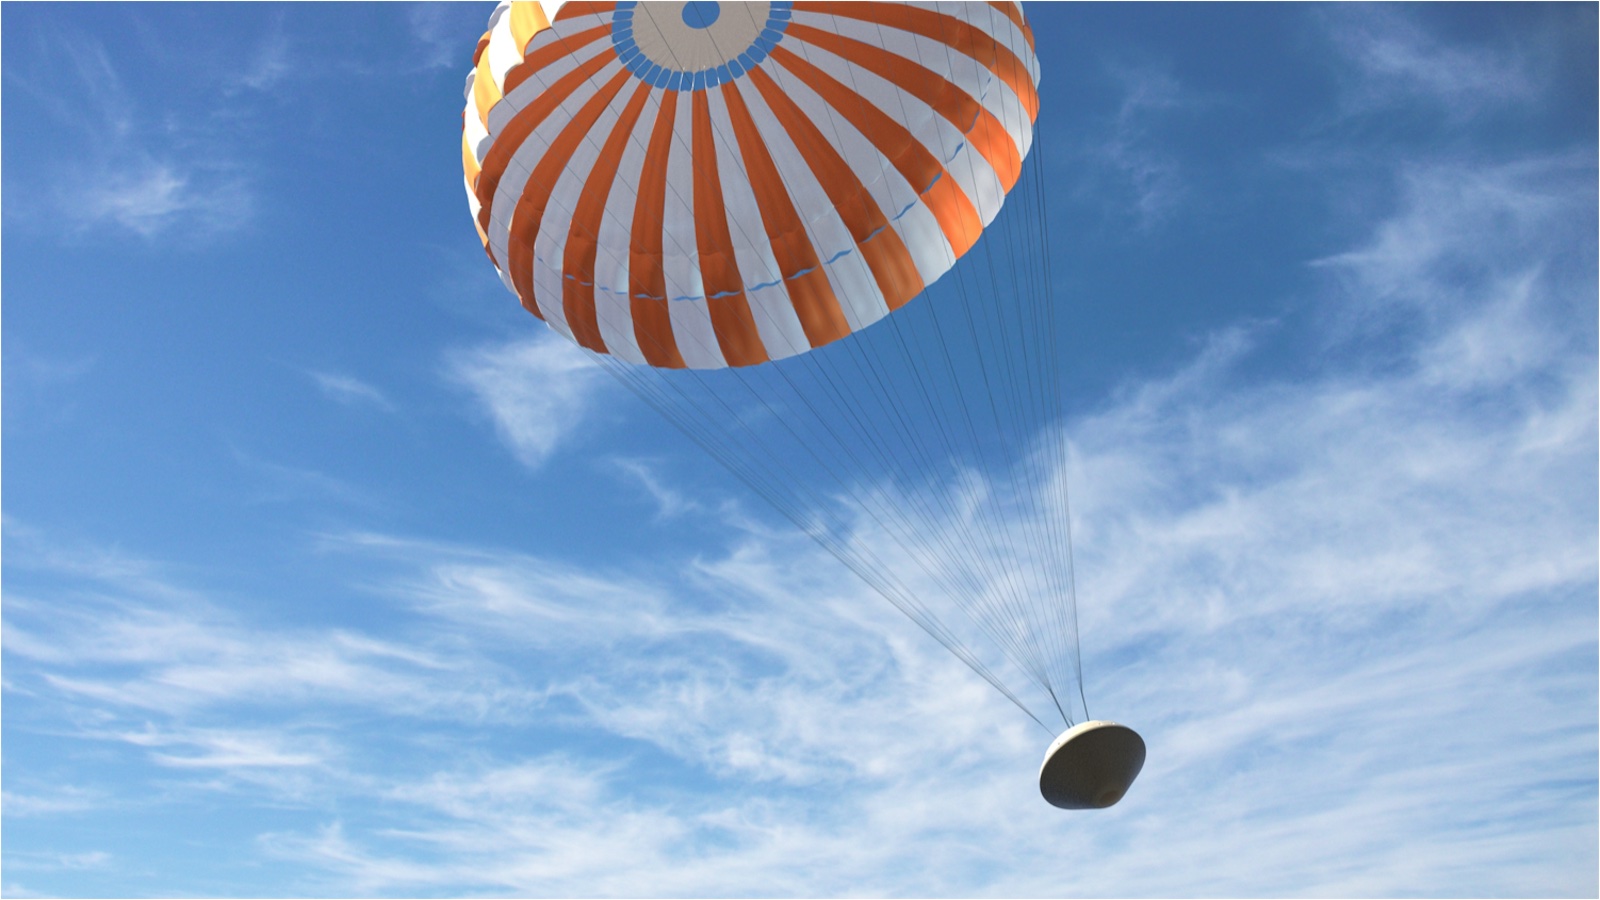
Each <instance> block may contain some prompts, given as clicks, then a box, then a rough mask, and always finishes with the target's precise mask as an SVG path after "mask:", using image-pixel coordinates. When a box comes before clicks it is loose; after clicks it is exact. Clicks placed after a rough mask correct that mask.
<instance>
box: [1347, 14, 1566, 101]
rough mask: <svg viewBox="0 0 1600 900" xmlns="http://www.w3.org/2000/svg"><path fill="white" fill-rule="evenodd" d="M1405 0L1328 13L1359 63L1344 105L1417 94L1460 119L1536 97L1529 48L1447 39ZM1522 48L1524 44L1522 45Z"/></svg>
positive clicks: (1411, 98) (1416, 97) (1406, 98)
mask: <svg viewBox="0 0 1600 900" xmlns="http://www.w3.org/2000/svg"><path fill="white" fill-rule="evenodd" d="M1401 9H1402V8H1400V7H1386V6H1363V7H1346V8H1342V9H1334V10H1331V11H1330V12H1328V14H1327V21H1328V26H1329V28H1328V33H1329V35H1330V37H1331V38H1332V39H1333V41H1334V43H1335V45H1336V46H1337V47H1338V48H1339V49H1340V50H1341V51H1343V52H1344V53H1345V54H1346V55H1347V56H1348V58H1349V59H1350V61H1351V62H1352V63H1353V64H1354V65H1353V67H1352V68H1351V69H1350V71H1351V73H1352V74H1353V76H1354V77H1353V79H1352V80H1351V82H1350V92H1349V94H1348V96H1347V98H1346V105H1347V107H1348V108H1349V110H1350V111H1352V112H1364V111H1370V110H1373V109H1381V108H1390V107H1394V106H1396V105H1398V104H1401V103H1406V102H1415V101H1418V100H1422V101H1426V102H1430V103H1433V104H1437V108H1439V109H1441V110H1444V111H1445V112H1446V113H1447V114H1448V115H1449V116H1451V117H1452V118H1456V119H1466V118H1470V117H1472V116H1474V115H1476V114H1478V113H1481V112H1484V111H1486V110H1490V109H1494V108H1497V107H1503V106H1505V105H1506V104H1508V103H1512V102H1518V101H1528V100H1532V99H1534V98H1536V97H1537V95H1538V92H1539V84H1538V80H1537V79H1536V78H1535V77H1534V75H1533V73H1532V72H1530V71H1529V69H1528V66H1527V64H1526V60H1527V59H1528V58H1529V57H1528V55H1527V54H1526V52H1521V53H1511V52H1506V51H1504V50H1502V49H1500V48H1497V47H1493V46H1470V45H1465V44H1460V43H1455V44H1447V43H1444V42H1442V41H1440V40H1438V39H1437V38H1435V37H1434V36H1432V35H1430V34H1429V33H1427V32H1426V31H1425V30H1424V29H1422V28H1420V27H1419V26H1418V25H1417V24H1416V23H1415V22H1413V21H1411V19H1410V18H1408V16H1407V14H1406V13H1405V12H1403V11H1400V10H1401ZM1519 49H1522V50H1524V51H1525V48H1519Z"/></svg>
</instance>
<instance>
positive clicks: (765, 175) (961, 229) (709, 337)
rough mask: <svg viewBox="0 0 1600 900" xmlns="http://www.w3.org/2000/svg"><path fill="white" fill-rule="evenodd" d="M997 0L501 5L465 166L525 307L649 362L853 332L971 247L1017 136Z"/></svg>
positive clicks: (1012, 37)
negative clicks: (953, 0) (975, 0)
mask: <svg viewBox="0 0 1600 900" xmlns="http://www.w3.org/2000/svg"><path fill="white" fill-rule="evenodd" d="M1037 84H1038V63H1037V60H1036V59H1035V56H1034V52H1033V46H1032V33H1031V31H1030V30H1029V28H1028V27H1027V25H1026V23H1025V21H1024V19H1023V17H1022V14H1021V12H1020V10H1019V9H1018V7H1017V5H1016V4H1014V3H992V4H985V3H966V4H950V3H937V4H932V3H930V4H898V3H818V2H795V3H784V2H773V3H713V2H694V3H665V2H661V3H626V2H621V3H564V4H563V3H532V2H529V3H522V2H516V3H509V4H502V5H501V6H500V7H499V8H498V9H497V10H496V11H495V13H494V16H493V17H492V18H491V20H490V27H489V29H488V31H487V33H486V34H485V35H484V38H483V39H482V40H480V42H479V46H478V49H477V54H476V58H475V68H474V70H473V74H472V76H471V77H470V78H469V82H468V87H467V108H466V113H465V121H464V134H463V146H462V161H463V164H464V166H465V171H466V183H467V193H468V197H469V203H470V205H471V208H472V213H473V216H474V219H475V220H476V224H477V227H478V231H479V235H480V237H481V238H482V240H483V243H484V248H485V249H486V250H487V251H488V254H489V256H490V258H491V259H492V260H493V261H494V264H495V267H496V268H497V269H498V270H499V272H500V275H501V279H502V280H503V281H504V282H505V283H506V285H507V286H508V287H509V288H510V289H511V290H513V291H514V292H515V293H516V295H517V296H518V298H519V299H520V300H521V302H522V305H523V306H524V307H525V308H526V309H527V310H528V311H529V312H531V313H533V314H534V315H536V316H538V317H540V318H542V319H544V320H545V321H546V322H547V323H548V324H549V325H550V327H551V328H553V329H555V330H556V331H557V332H559V333H561V334H562V335H564V336H566V337H568V338H570V339H571V340H573V341H575V342H577V343H578V344H580V345H582V346H584V347H586V348H588V349H590V350H593V351H596V352H600V353H605V354H609V355H611V356H614V357H617V358H619V359H622V360H625V361H628V362H632V363H645V364H649V365H652V366H658V367H667V368H695V369H715V368H723V367H730V366H749V365H754V364H758V363H763V362H766V361H769V360H775V359H781V358H784V357H789V356H794V355H796V354H800V353H804V352H806V351H808V350H811V349H813V348H816V347H821V346H823V345H825V344H828V343H831V342H833V341H835V340H838V339H839V338H842V337H844V336H845V335H848V334H850V333H852V332H854V331H858V330H860V329H863V328H865V327H866V326H868V325H871V324H872V323H874V322H876V321H878V320H879V319H881V318H882V317H884V316H885V315H887V314H889V313H890V312H892V311H894V310H895V309H898V308H899V307H901V306H903V305H904V304H906V303H907V302H908V301H910V300H911V299H912V298H913V297H915V296H917V295H918V294H919V293H920V292H921V291H922V290H923V288H924V287H926V286H927V285H929V284H932V283H933V282H934V281H935V280H936V279H938V278H939V277H940V276H941V275H943V274H944V273H945V272H946V271H948V270H949V269H950V268H951V266H953V265H954V264H955V262H956V260H957V259H958V258H960V257H961V256H962V254H964V253H966V252H967V251H968V250H969V249H971V248H972V247H973V245H974V244H975V243H976V242H977V240H978V238H979V235H980V234H981V233H982V232H983V230H984V228H985V227H986V226H988V225H989V224H990V222H992V221H993V220H994V218H995V216H996V215H997V214H998V213H999V211H1000V208H1001V205H1002V203H1003V201H1004V200H1005V197H1006V193H1007V192H1008V191H1009V190H1010V189H1011V188H1012V186H1013V185H1014V184H1016V182H1017V180H1018V178H1019V176H1020V173H1021V170H1022V161H1023V159H1024V158H1025V157H1026V156H1027V154H1028V150H1029V147H1030V145H1031V143H1032V140H1033V121H1034V118H1035V116H1036V115H1037V112H1038V94H1037V92H1036V88H1037Z"/></svg>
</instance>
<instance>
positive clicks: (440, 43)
mask: <svg viewBox="0 0 1600 900" xmlns="http://www.w3.org/2000/svg"><path fill="white" fill-rule="evenodd" d="M451 12H452V10H451V9H450V8H449V6H447V5H445V4H441V3H417V4H413V5H411V6H409V7H407V9H406V24H407V25H408V26H409V27H410V29H411V38H412V40H413V41H414V42H415V43H416V44H417V46H418V47H420V48H421V53H420V54H419V56H420V58H421V64H422V67H423V68H426V69H445V68H451V67H459V68H463V69H464V68H465V67H466V65H467V64H468V63H470V62H471V57H470V56H463V54H462V52H461V48H462V47H463V46H470V44H468V43H467V41H470V40H474V39H475V38H476V35H470V34H469V35H464V34H462V33H461V31H460V29H459V28H455V27H453V26H455V25H456V24H457V23H456V21H455V20H453V19H452V18H451ZM481 31H482V29H481V28H480V29H479V32H480V33H481Z"/></svg>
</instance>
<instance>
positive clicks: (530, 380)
mask: <svg viewBox="0 0 1600 900" xmlns="http://www.w3.org/2000/svg"><path fill="white" fill-rule="evenodd" d="M583 353H584V351H583V350H580V349H579V348H578V347H577V346H576V345H574V344H572V343H570V342H568V341H565V340H563V339H561V338H560V337H558V336H557V335H555V334H552V333H548V332H541V333H538V334H535V335H533V336H531V337H527V338H520V339H517V340H513V341H507V342H501V343H493V344H485V345H482V346H478V347H473V348H468V349H462V350H457V351H455V352H452V353H450V354H449V355H448V357H447V358H446V360H445V375H446V377H447V378H449V379H450V380H451V381H452V382H454V383H455V384H457V385H459V386H460V387H463V388H465V389H466V390H467V391H468V392H469V393H470V394H471V395H472V397H473V399H474V400H476V401H477V403H478V406H479V408H480V409H481V410H482V411H483V412H484V413H485V414H486V415H487V416H488V417H489V420H490V421H491V422H493V423H494V428H495V431H496V432H497V433H498V434H499V435H500V439H501V441H502V442H503V443H504V444H505V445H506V447H507V449H509V450H510V451H511V453H512V454H513V455H514V456H516V458H517V460H518V461H520V462H521V463H522V464H523V465H525V466H527V467H529V468H534V469H536V468H538V467H540V466H541V465H543V464H544V462H545V461H546V460H547V459H549V458H550V456H551V455H552V454H554V453H555V452H556V450H557V449H558V448H559V447H560V445H561V444H562V442H564V441H565V440H566V439H568V438H569V437H570V436H571V435H572V434H573V433H574V432H575V431H576V430H577V429H579V428H580V427H582V425H583V424H584V422H585V420H586V419H587V418H588V416H589V412H590V409H591V407H592V401H593V399H594V397H595V396H596V394H597V392H598V391H599V390H600V389H601V387H602V385H603V383H604V382H605V373H604V372H602V371H601V369H600V367H599V366H597V365H595V364H594V363H593V362H591V361H590V360H588V359H585V358H584V355H583Z"/></svg>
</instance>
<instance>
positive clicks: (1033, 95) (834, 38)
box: [462, 2, 1143, 807]
mask: <svg viewBox="0 0 1600 900" xmlns="http://www.w3.org/2000/svg"><path fill="white" fill-rule="evenodd" d="M474 66H475V68H474V70H473V72H472V74H471V75H470V76H469V78H468V80H467V108H466V113H465V119H464V129H463V138H462V161H463V163H464V165H465V167H466V183H467V196H468V200H469V203H470V205H471V209H472V213H473V217H474V219H475V220H476V224H477V228H478V234H479V236H480V237H481V238H482V239H483V245H484V249H485V250H486V251H488V254H489V258H490V259H491V260H492V261H493V262H494V264H495V267H496V269H497V270H498V271H499V273H500V277H501V280H502V281H504V282H505V283H506V286H507V287H509V288H510V289H511V290H512V291H514V292H515V293H516V295H517V296H518V297H519V298H520V299H521V301H522V305H523V306H524V307H526V308H527V309H528V311H529V312H531V313H533V314H534V315H536V316H538V317H539V318H541V319H544V320H545V322H547V323H548V324H549V325H550V327H551V328H553V329H555V330H556V331H557V332H560V333H561V334H562V335H565V336H566V337H567V338H570V339H571V340H572V341H574V342H575V343H577V344H579V345H581V346H583V347H585V348H587V349H588V350H589V351H592V354H593V358H594V359H596V360H597V361H598V362H600V363H601V365H602V366H603V367H604V368H606V370H607V371H608V372H610V374H612V375H613V376H615V377H616V378H617V380H618V381H619V382H620V383H622V384H623V385H625V386H627V387H628V388H629V389H630V390H632V391H633V392H634V393H635V394H636V395H637V396H638V397H639V398H640V399H641V400H643V401H645V402H646V403H649V404H650V405H651V406H652V407H654V408H655V409H656V410H657V411H658V412H660V413H661V414H662V415H663V416H665V417H666V418H667V419H668V420H669V421H671V422H672V423H673V424H674V425H676V426H677V427H678V428H680V429H681V430H682V431H683V432H684V434H686V435H687V436H688V437H690V438H691V439H692V440H694V441H695V442H696V443H698V444H700V446H701V447H703V448H704V449H705V450H707V451H708V452H709V453H710V454H711V455H712V456H713V457H715V458H716V459H717V460H718V461H719V462H721V463H722V464H723V465H724V466H726V467H727V468H728V470H729V471H730V472H732V473H733V474H734V475H736V476H738V477H739V478H740V480H742V481H743V482H744V483H745V484H746V485H748V486H749V487H750V488H751V489H752V490H754V491H755V492H756V493H758V494H760V495H761V496H762V497H764V498H765V499H766V500H768V501H769V502H771V503H772V505H773V507H774V508H775V509H776V510H777V511H779V512H781V513H783V514H784V515H785V516H786V517H788V518H789V519H790V520H791V521H792V522H794V524H795V525H796V526H797V527H799V528H800V529H801V530H803V531H805V532H806V533H807V534H808V535H810V536H811V537H812V538H813V539H814V540H815V541H816V542H817V543H818V544H819V545H820V546H821V547H823V548H824V549H826V550H827V551H828V552H829V553H831V554H833V555H834V556H835V557H836V558H838V559H839V560H840V561H841V562H842V563H844V564H845V565H846V566H848V567H849V568H850V569H851V570H852V571H854V572H855V573H856V574H857V575H859V576H860V577H861V578H862V580H863V581H864V582H865V583H866V584H867V585H869V586H870V587H871V588H872V589H874V590H875V591H877V592H878V593H879V594H880V595H882V596H883V597H884V598H885V599H887V600H889V602H891V603H893V604H894V605H895V606H896V607H898V608H899V609H900V610H901V611H902V612H904V613H905V614H906V615H907V616H908V617H910V618H911V619H912V620H913V621H914V622H916V623H917V624H918V625H920V626H921V627H922V628H923V629H924V630H926V631H927V633H928V634H929V635H931V636H932V637H933V638H934V639H936V640H938V641H939V642H940V643H941V644H943V645H944V646H945V647H946V648H948V649H949V650H950V651H951V652H952V653H954V654H955V655H956V656H957V657H959V658H960V659H961V660H962V661H963V662H965V663H966V664H967V665H968V666H970V667H971V668H972V670H973V671H974V672H976V673H977V674H979V675H980V676H982V677H983V678H985V679H986V680H988V681H989V683H990V684H992V685H993V686H994V687H995V688H996V689H998V690H999V691H1000V692H1001V693H1003V694H1004V695H1005V696H1006V697H1007V698H1009V699H1010V700H1011V701H1012V702H1013V703H1015V704H1016V705H1017V706H1018V707H1019V708H1020V709H1022V710H1023V711H1024V712H1026V713H1027V714H1028V715H1029V716H1032V717H1033V718H1034V720H1035V721H1037V722H1038V723H1039V724H1040V725H1041V726H1044V727H1045V728H1046V729H1047V730H1049V728H1050V726H1047V725H1045V722H1044V719H1043V718H1041V717H1040V715H1039V714H1038V713H1036V712H1035V708H1042V709H1044V710H1046V712H1045V716H1047V717H1048V716H1049V715H1050V713H1049V712H1048V710H1049V708H1050V707H1053V708H1054V710H1055V711H1056V712H1058V713H1059V714H1060V716H1061V718H1062V720H1063V721H1064V722H1065V724H1066V725H1067V726H1068V727H1069V728H1071V726H1072V724H1073V722H1074V721H1075V720H1077V721H1083V720H1087V719H1088V718H1089V711H1088V701H1087V700H1086V699H1084V695H1083V673H1082V666H1081V665H1080V661H1079V652H1078V634H1077V617H1076V612H1075V609H1076V607H1075V603H1076V600H1075V597H1076V594H1075V591H1076V589H1075V587H1074V582H1073V570H1072V544H1071V529H1070V521H1069V515H1068V510H1067V495H1066V484H1065V477H1064V476H1065V471H1066V460H1067V454H1066V443H1065V436H1064V431H1063V429H1062V427H1061V397H1062V392H1061V389H1060V369H1059V363H1060V360H1061V358H1062V356H1063V353H1062V346H1061V344H1060V342H1059V341H1058V336H1059V329H1058V327H1057V317H1056V312H1057V307H1058V304H1056V303H1055V302H1054V293H1053V292H1054V285H1055V282H1054V279H1053V275H1052V271H1051V266H1050V248H1049V247H1048V236H1049V221H1048V215H1047V209H1046V206H1047V203H1046V198H1047V197H1048V196H1049V191H1048V188H1047V187H1046V186H1045V183H1044V182H1045V175H1044V172H1043V168H1044V167H1043V166H1041V164H1040V157H1041V155H1042V154H1033V156H1032V157H1031V158H1030V157H1029V150H1030V148H1031V147H1032V145H1033V143H1034V137H1035V136H1034V122H1035V119H1036V117H1037V115H1038V112H1039V95H1038V83H1039V66H1038V61H1037V59H1036V58H1035V56H1034V44H1033V33H1032V31H1031V30H1030V29H1029V27H1028V24H1027V22H1026V20H1025V19H1024V18H1023V15H1022V11H1021V8H1020V6H1019V5H1018V4H1016V3H977V2H973V3H823V2H792V3H791V2H773V3H716V2H690V3H682V2H651V3H627V2H622V3H520V2H518V3H502V4H501V5H500V6H499V8H497V9H496V10H495V13H494V15H493V17H492V18H491V19H490V22H489V30H488V31H487V32H486V33H485V34H484V36H483V38H482V40H480V41H479V42H478V49H477V55H476V56H475V57H474ZM1025 168H1026V170H1027V172H1026V176H1027V177H1025V171H1024V170H1025ZM1019 184H1021V185H1025V186H1026V189H1021V188H1019V189H1017V190H1016V191H1014V192H1013V188H1014V187H1016V186H1018V185H1019ZM1008 198H1009V203H1010V204H1011V209H1010V210H1009V211H1008V213H1007V215H1005V216H1001V215H1000V212H1001V206H1002V205H1003V204H1006V203H1007V202H1008ZM986 232H987V234H986ZM980 238H982V239H983V251H984V252H982V253H976V254H973V256H974V257H978V258H975V259H971V260H968V261H965V262H963V263H962V264H961V265H960V266H959V268H957V260H959V259H960V258H961V257H962V255H963V254H966V253H967V252H968V251H969V250H971V249H972V248H973V247H974V246H975V245H977V244H978V243H979V240H980ZM952 268H957V270H956V271H955V273H954V274H953V276H952V277H951V278H950V279H948V281H949V282H953V284H952V285H951V286H950V287H951V290H948V291H945V290H943V288H941V289H940V290H937V291H934V292H932V293H933V294H934V295H938V294H940V293H943V294H945V296H942V297H941V296H930V297H928V298H927V299H926V300H924V301H923V302H920V303H918V304H915V305H914V306H913V307H912V308H909V309H902V307H905V306H906V304H907V303H909V302H910V301H911V299H912V298H914V297H916V296H918V295H919V294H922V293H923V292H924V289H925V288H928V287H929V286H931V285H933V284H934V282H935V281H937V280H938V279H940V277H941V276H943V275H945V274H946V273H947V272H950V271H951V270H952ZM896 310H901V311H900V312H898V313H897V314H896V315H893V316H890V315H889V313H891V312H894V311H896ZM880 320H883V321H885V322H886V324H887V326H888V327H885V328H879V329H873V331H872V332H871V333H867V334H860V335H855V336H854V337H852V338H851V339H850V340H841V339H842V338H845V337H847V336H850V335H852V334H853V333H854V332H858V331H861V330H862V329H865V328H866V327H867V326H869V325H871V324H873V323H874V322H878V321H880ZM826 345H833V346H832V347H830V348H829V349H828V350H825V351H822V352H818V353H809V352H808V351H811V350H813V349H816V348H820V347H824V346H826ZM785 359H788V360H789V361H787V362H777V363H775V364H773V365H762V363H768V362H771V361H776V360H785ZM636 364H643V365H636ZM660 369H684V370H688V371H684V372H663V371H659V370H660ZM706 370H716V371H706ZM958 610H959V612H958ZM963 620H964V621H965V623H967V624H970V625H971V626H973V627H974V628H975V629H976V630H977V631H978V632H981V634H982V635H983V636H984V637H985V638H986V639H987V640H988V641H989V642H991V645H992V648H994V649H995V650H998V652H999V654H1000V655H999V656H996V655H995V654H993V653H989V654H987V655H986V654H984V653H982V652H979V651H974V650H972V649H971V648H970V647H968V646H967V643H966V640H965V639H964V638H963V637H962V636H961V635H960V634H959V633H958V631H959V630H960V628H961V627H962V622H963ZM951 621H955V623H956V626H957V627H955V628H952V627H951V626H950V622H951ZM1006 664H1009V665H1010V666H1011V667H1012V668H1011V669H1010V670H1009V674H1006V673H1005V672H1002V671H997V668H996V667H1003V666H1005V665H1006ZM1017 675H1021V676H1024V677H1025V678H1026V680H1027V681H1028V682H1031V684H1032V686H1035V687H1037V688H1038V689H1039V692H1038V693H1032V694H1031V696H1030V697H1028V698H1027V699H1025V698H1024V696H1023V695H1022V694H1019V693H1018V692H1017V691H1014V690H1013V689H1012V685H1014V684H1016V681H1017V679H1016V676H1017ZM1032 690H1033V689H1032V687H1027V688H1026V689H1025V690H1024V692H1023V693H1029V692H1032ZM1041 693H1042V694H1044V695H1047V696H1048V706H1042V705H1041V704H1040V703H1039V701H1040V700H1041V699H1043V698H1042V697H1041V696H1040V694H1041ZM1074 695H1076V696H1074ZM1079 701H1081V705H1079ZM1030 703H1031V704H1033V705H1032V706H1030ZM1089 725H1092V726H1093V727H1092V728H1090V727H1088V726H1089ZM1119 729H1120V730H1119ZM1129 735H1132V737H1131V738H1130V737H1128V736H1129ZM1138 741H1139V739H1138V736H1137V735H1134V733H1133V732H1132V731H1131V730H1129V729H1127V728H1126V727H1124V726H1116V725H1112V724H1110V723H1105V722H1089V723H1087V725H1085V726H1080V727H1079V728H1078V729H1077V730H1069V731H1068V732H1067V733H1066V735H1064V736H1063V737H1062V738H1061V739H1059V740H1058V741H1057V743H1056V745H1055V746H1053V747H1052V748H1051V753H1050V756H1049V758H1048V761H1047V763H1046V765H1045V767H1044V769H1042V770H1041V775H1040V778H1041V781H1040V789H1041V791H1043V792H1044V794H1045V795H1046V798H1047V799H1049V800H1050V802H1052V803H1054V804H1056V805H1058V806H1067V807H1095V806H1104V805H1108V804H1109V803H1112V802H1115V801H1116V799H1118V798H1120V797H1121V796H1122V792H1123V791H1124V790H1126V788H1127V784H1128V782H1130V781H1131V780H1132V778H1133V776H1134V775H1136V774H1137V772H1138V766H1139V763H1140V761H1142V759H1143V744H1142V742H1138ZM1134 750H1137V751H1138V753H1137V754H1134V752H1133V751H1134ZM1135 755H1137V757H1138V759H1137V760H1135V759H1134V756H1135ZM1112 763H1115V764H1116V765H1112ZM1113 776H1115V777H1113Z"/></svg>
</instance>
